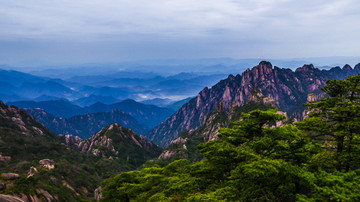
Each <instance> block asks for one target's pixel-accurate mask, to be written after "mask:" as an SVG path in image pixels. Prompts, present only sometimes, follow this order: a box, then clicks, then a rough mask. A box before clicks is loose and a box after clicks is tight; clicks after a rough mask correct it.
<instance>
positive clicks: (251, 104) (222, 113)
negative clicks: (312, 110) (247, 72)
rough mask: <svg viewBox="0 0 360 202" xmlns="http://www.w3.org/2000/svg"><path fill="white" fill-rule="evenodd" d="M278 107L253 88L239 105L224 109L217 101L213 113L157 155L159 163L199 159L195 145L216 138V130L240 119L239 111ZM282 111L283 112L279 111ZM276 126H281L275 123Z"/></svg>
mask: <svg viewBox="0 0 360 202" xmlns="http://www.w3.org/2000/svg"><path fill="white" fill-rule="evenodd" d="M274 108H278V106H277V104H276V102H275V100H274V99H272V98H269V97H266V96H264V95H263V94H262V92H261V91H260V90H259V89H253V90H252V92H251V93H250V96H249V99H248V102H246V103H245V104H243V105H241V106H235V105H232V106H231V107H230V109H229V110H228V111H226V110H225V105H224V103H223V102H219V103H218V105H217V106H216V108H215V110H214V112H213V113H211V114H209V115H207V116H206V118H205V120H204V123H203V124H202V125H201V126H200V127H198V128H196V129H191V130H188V131H185V132H183V133H182V134H181V135H180V136H179V137H178V138H176V139H175V140H173V141H171V144H170V145H169V146H168V147H167V148H166V149H165V150H164V151H163V153H162V154H161V155H160V156H159V158H158V161H159V163H160V164H161V163H164V162H165V163H169V162H171V161H173V160H177V159H181V158H187V159H189V160H190V161H199V160H201V159H202V157H203V156H202V154H201V153H200V151H199V150H198V148H197V145H199V144H200V143H204V142H209V141H212V140H215V139H218V138H219V137H218V133H219V132H218V130H219V129H220V128H223V127H230V126H231V125H232V122H233V121H237V120H240V118H241V113H247V112H250V111H252V110H255V109H261V110H267V109H274ZM279 113H283V112H279ZM276 126H281V123H277V124H276Z"/></svg>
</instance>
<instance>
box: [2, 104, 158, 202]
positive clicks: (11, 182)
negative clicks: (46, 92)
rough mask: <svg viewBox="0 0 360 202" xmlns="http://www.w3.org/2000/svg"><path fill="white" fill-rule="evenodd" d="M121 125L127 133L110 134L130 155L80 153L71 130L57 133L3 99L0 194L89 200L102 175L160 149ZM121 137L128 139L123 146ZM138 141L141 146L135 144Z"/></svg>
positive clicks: (14, 197)
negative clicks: (110, 156) (60, 134)
mask: <svg viewBox="0 0 360 202" xmlns="http://www.w3.org/2000/svg"><path fill="white" fill-rule="evenodd" d="M109 127H111V126H109ZM119 127H120V126H119V125H118V128H119ZM121 128H122V127H121ZM102 131H105V130H102ZM122 131H127V133H126V134H124V133H121V132H120V131H113V132H112V133H111V134H110V136H109V138H110V137H113V136H114V137H117V139H116V140H115V138H114V142H116V143H119V144H118V146H114V147H115V148H116V149H119V150H118V151H119V152H122V153H121V156H126V159H124V158H116V157H115V156H114V158H110V159H109V157H108V156H105V157H103V156H97V155H94V154H93V153H92V152H85V151H82V152H83V153H81V152H80V151H79V150H78V147H75V146H74V145H72V146H67V145H66V144H65V143H69V140H70V139H71V138H70V137H69V136H58V135H56V134H55V133H53V132H51V131H50V130H49V129H47V128H46V127H44V126H43V125H42V124H40V123H39V122H38V121H36V120H35V118H33V117H32V116H30V115H29V114H28V113H27V112H26V111H24V110H22V109H20V108H17V107H14V106H7V105H5V104H3V103H2V102H1V101H0V172H1V173H2V174H1V176H0V200H1V201H2V200H5V199H9V198H10V199H12V200H20V199H19V198H21V199H22V200H25V201H39V200H40V201H45V200H47V201H83V200H90V199H91V198H93V197H94V190H95V189H96V188H97V187H98V185H99V183H100V182H101V181H102V180H104V179H105V178H108V177H110V176H112V175H114V174H116V173H120V172H122V171H128V170H132V169H135V168H136V167H138V166H140V165H141V164H142V163H143V162H144V161H145V160H146V159H148V158H154V157H156V156H157V155H158V153H159V152H161V150H160V149H159V148H158V147H157V146H156V145H154V144H152V143H148V142H146V140H145V139H144V138H141V137H139V136H137V135H136V133H134V132H132V131H131V130H129V129H125V128H122ZM100 133H101V132H100ZM100 133H98V134H100ZM117 134H122V135H121V136H117ZM109 138H107V140H108V141H110V140H109ZM78 140H79V139H78ZM131 140H134V142H131ZM79 141H80V140H79ZM82 141H84V142H85V141H87V140H82ZM120 142H124V143H125V144H123V145H122V146H120ZM137 143H140V145H141V146H138V147H137V148H136V149H132V148H134V147H136V146H134V144H137ZM69 145H71V144H69ZM84 145H85V144H84ZM93 145H94V146H95V145H96V144H93ZM100 147H101V145H98V146H97V149H100ZM118 147H119V148H118ZM121 148H123V149H122V150H121ZM124 148H126V149H124ZM135 150H136V151H135ZM104 151H105V150H104ZM127 152H129V153H127ZM119 156H120V154H119Z"/></svg>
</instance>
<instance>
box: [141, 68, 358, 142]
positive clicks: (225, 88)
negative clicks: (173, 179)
mask: <svg viewBox="0 0 360 202" xmlns="http://www.w3.org/2000/svg"><path fill="white" fill-rule="evenodd" d="M359 72H360V64H358V65H356V66H355V68H354V69H353V68H351V67H350V66H349V65H345V66H344V67H343V68H342V69H341V68H340V67H334V68H332V69H330V70H320V69H318V68H315V67H314V66H313V65H311V64H310V65H304V66H303V67H300V68H298V69H296V70H295V71H292V70H291V69H283V68H279V67H273V66H272V64H271V63H270V62H266V61H262V62H260V63H259V65H257V66H255V67H253V68H252V69H251V70H250V69H248V70H246V71H245V72H243V73H242V74H241V75H236V76H233V75H230V76H229V77H228V78H227V79H225V80H222V81H220V82H219V83H217V84H216V85H214V86H213V87H212V88H210V89H209V88H204V89H203V90H202V91H201V92H200V93H199V94H198V96H197V97H196V98H193V99H192V100H190V101H189V102H188V103H187V104H185V105H183V107H182V108H180V109H179V110H178V111H177V112H175V114H173V115H172V116H170V117H169V118H168V119H166V120H165V121H164V122H162V123H161V124H159V125H158V126H156V127H155V128H154V129H153V130H151V131H150V132H149V133H147V135H146V137H147V138H148V139H149V140H151V141H154V142H155V143H157V144H160V145H163V146H167V145H169V144H170V142H171V141H172V140H174V139H175V138H177V137H178V136H179V135H180V134H181V132H183V131H185V130H189V129H194V128H196V127H198V126H200V125H201V124H202V123H203V121H204V120H205V117H206V114H207V113H211V112H213V111H214V109H215V107H216V105H217V104H218V103H219V102H222V103H223V104H224V108H225V110H228V109H229V108H230V106H231V105H234V106H241V105H242V104H244V103H245V102H246V101H247V100H248V99H249V96H250V93H251V92H252V90H253V89H254V88H258V89H260V90H261V92H262V93H263V94H264V95H265V96H267V97H269V98H272V99H274V100H275V102H276V103H277V104H278V105H279V107H280V109H281V110H284V111H287V112H288V113H289V115H290V116H294V117H296V118H301V115H302V111H303V110H304V107H303V105H302V104H303V103H305V102H306V97H307V94H309V93H315V94H320V93H321V87H322V86H324V85H325V84H326V81H327V80H328V79H344V78H345V77H346V76H349V75H356V74H358V73H359ZM297 116H298V117H297Z"/></svg>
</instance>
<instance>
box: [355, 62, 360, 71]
mask: <svg viewBox="0 0 360 202" xmlns="http://www.w3.org/2000/svg"><path fill="white" fill-rule="evenodd" d="M354 70H356V71H357V72H360V63H358V64H357V65H355V67H354Z"/></svg>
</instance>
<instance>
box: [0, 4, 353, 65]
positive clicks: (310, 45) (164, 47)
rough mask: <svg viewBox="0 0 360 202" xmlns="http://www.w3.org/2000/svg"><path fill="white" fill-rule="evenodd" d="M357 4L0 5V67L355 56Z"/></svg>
mask: <svg viewBox="0 0 360 202" xmlns="http://www.w3.org/2000/svg"><path fill="white" fill-rule="evenodd" d="M359 10H360V3H359V1H358V0H1V1H0V64H12V65H14V64H15V65H19V64H26V63H28V64H51V63H55V64H72V63H85V62H120V61H127V60H139V59H157V58H215V57H232V58H299V57H319V56H356V57H357V56H360V48H359V47H360V12H359Z"/></svg>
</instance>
